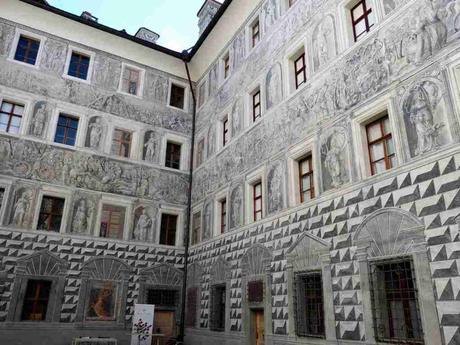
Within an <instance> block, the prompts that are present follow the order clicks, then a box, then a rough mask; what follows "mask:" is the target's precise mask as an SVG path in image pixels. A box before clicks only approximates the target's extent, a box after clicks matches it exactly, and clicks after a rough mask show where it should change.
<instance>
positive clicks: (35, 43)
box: [14, 35, 40, 65]
mask: <svg viewBox="0 0 460 345" xmlns="http://www.w3.org/2000/svg"><path fill="white" fill-rule="evenodd" d="M39 49H40V41H39V40H37V39H33V38H30V37H27V36H24V35H20V36H19V41H18V45H17V47H16V53H15V54H14V59H15V60H16V61H21V62H25V63H28V64H30V65H35V63H36V62H37V56H38V50H39Z"/></svg>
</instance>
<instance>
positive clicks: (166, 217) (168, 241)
mask: <svg viewBox="0 0 460 345" xmlns="http://www.w3.org/2000/svg"><path fill="white" fill-rule="evenodd" d="M176 231H177V215H174V214H166V213H163V214H162V215H161V230H160V244H164V245H166V246H174V245H176Z"/></svg>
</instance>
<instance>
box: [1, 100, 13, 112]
mask: <svg viewBox="0 0 460 345" xmlns="http://www.w3.org/2000/svg"><path fill="white" fill-rule="evenodd" d="M12 109H13V104H11V103H8V102H3V103H2V111H3V112H5V113H11V110H12Z"/></svg>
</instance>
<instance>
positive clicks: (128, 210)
mask: <svg viewBox="0 0 460 345" xmlns="http://www.w3.org/2000/svg"><path fill="white" fill-rule="evenodd" d="M104 205H109V206H115V207H124V208H125V221H124V224H123V236H122V238H121V239H112V238H108V237H107V238H106V237H101V220H102V209H103V206H104ZM132 214H133V202H131V201H129V200H126V199H120V198H119V197H115V196H108V195H103V196H102V198H101V199H100V200H99V205H98V211H97V217H96V226H95V227H94V236H95V237H97V238H101V239H102V240H114V241H121V240H122V241H129V240H130V238H129V235H130V224H131V222H132Z"/></svg>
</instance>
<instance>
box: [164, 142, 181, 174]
mask: <svg viewBox="0 0 460 345" xmlns="http://www.w3.org/2000/svg"><path fill="white" fill-rule="evenodd" d="M180 156H181V145H180V144H176V143H173V142H170V141H168V142H167V144H166V160H165V165H166V167H167V168H172V169H180V158H181V157H180Z"/></svg>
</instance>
